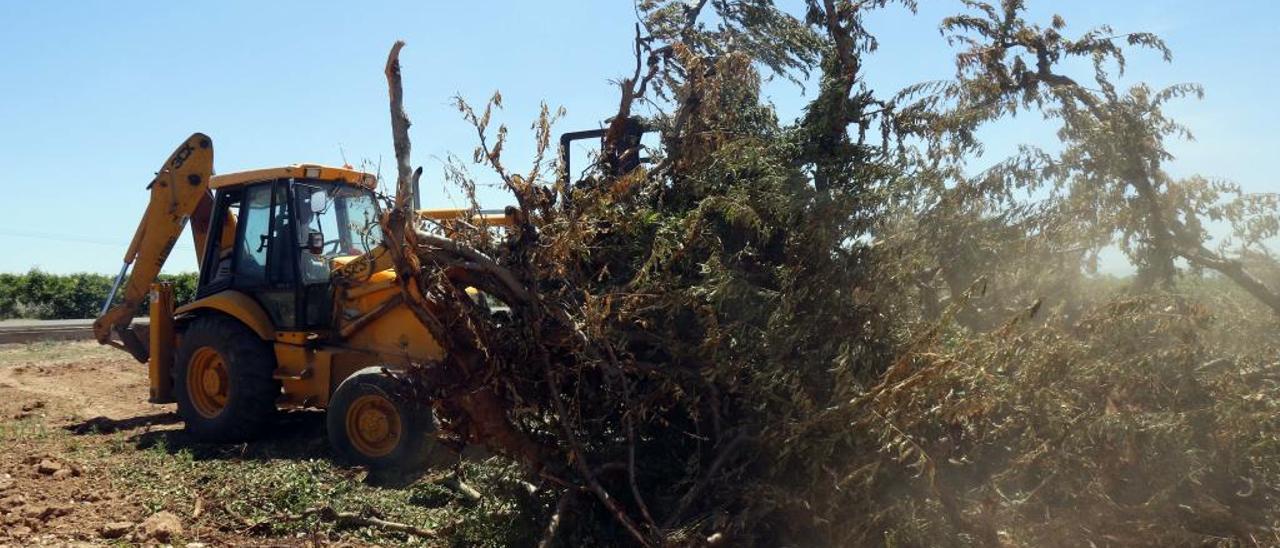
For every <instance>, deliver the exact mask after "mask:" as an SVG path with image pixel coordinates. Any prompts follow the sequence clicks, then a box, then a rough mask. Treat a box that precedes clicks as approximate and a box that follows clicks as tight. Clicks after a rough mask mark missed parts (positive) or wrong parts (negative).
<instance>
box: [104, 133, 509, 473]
mask: <svg viewBox="0 0 1280 548" xmlns="http://www.w3.org/2000/svg"><path fill="white" fill-rule="evenodd" d="M213 173H214V171H213V143H212V141H211V140H210V139H209V137H207V136H205V135H202V134H198V133H197V134H195V135H192V136H191V137H190V138H189V139H187V140H186V142H184V143H183V144H182V145H181V146H179V147H178V149H177V150H176V151H174V153H173V155H172V156H170V157H169V159H168V160H166V161H165V163H164V165H163V166H161V169H160V170H159V171H158V172H157V174H156V177H155V179H154V180H153V181H152V182H151V184H150V185H149V186H148V189H149V190H150V192H151V201H150V203H149V205H148V206H147V209H146V213H145V214H144V215H143V217H142V220H141V222H140V223H139V224H138V229H137V231H136V232H135V234H134V237H133V241H132V243H131V244H130V246H129V249H128V251H127V252H126V254H125V257H124V265H123V266H122V267H121V270H120V274H119V276H117V278H116V282H115V286H114V287H113V288H112V290H111V296H110V297H108V299H107V301H106V303H104V305H103V311H102V315H101V316H100V317H99V318H98V319H97V321H96V322H95V323H94V333H95V336H96V337H97V339H98V341H99V342H101V343H103V344H110V345H113V346H117V347H120V348H122V349H124V350H126V351H128V352H129V353H130V354H132V355H133V356H134V357H135V358H136V359H138V360H139V361H140V362H143V363H146V364H148V368H149V377H150V385H151V386H150V391H151V401H152V402H155V403H171V402H176V403H177V404H178V412H179V414H180V415H181V416H182V418H183V420H184V421H185V422H186V426H187V429H188V430H189V431H190V432H191V433H192V434H193V435H195V436H196V437H198V438H200V439H203V440H210V441H237V440H244V439H248V438H252V437H254V436H257V435H259V434H262V433H263V430H264V429H265V428H267V426H268V425H269V424H270V421H271V418H272V416H273V414H274V413H275V412H276V410H277V409H278V408H281V407H317V408H324V409H327V419H326V423H327V428H328V434H329V440H330V442H331V443H332V445H333V447H334V449H335V451H336V452H337V453H338V455H339V456H341V457H343V458H345V459H346V460H348V461H350V462H353V463H356V464H362V465H367V466H370V467H374V468H402V467H410V466H417V465H421V464H423V463H425V462H426V461H427V460H428V459H430V458H431V455H432V453H433V451H440V450H441V449H440V448H439V446H438V444H437V443H436V442H435V440H434V436H433V431H434V428H435V422H434V419H433V416H432V413H431V410H430V409H429V407H428V406H427V405H425V404H423V403H422V402H420V401H413V400H412V399H411V398H405V397H400V396H399V395H398V393H399V391H398V390H397V382H396V380H395V379H394V378H393V376H390V375H388V374H385V373H384V370H385V371H390V372H391V373H394V372H395V371H397V370H399V369H402V368H404V367H406V366H407V365H408V364H410V363H423V362H428V361H432V360H437V359H439V358H440V357H441V353H442V351H441V348H440V345H439V344H438V343H437V341H436V340H435V339H434V338H433V337H432V336H431V333H429V332H428V330H427V329H426V328H425V327H424V326H423V324H422V323H421V322H420V321H419V319H418V318H416V317H415V316H414V314H413V312H412V311H411V310H410V309H409V308H408V307H407V306H406V305H405V304H404V296H403V295H402V288H401V287H400V285H399V284H398V283H397V281H396V272H395V270H394V268H392V266H391V264H390V259H389V258H387V257H386V255H387V254H386V253H380V252H379V250H380V249H382V247H381V245H382V237H381V234H380V228H379V224H378V219H379V214H380V213H379V206H378V202H377V199H376V197H375V194H374V190H375V183H376V179H375V177H374V176H372V175H370V174H367V173H362V172H359V171H356V170H352V169H350V168H338V167H330V166H323V165H313V164H297V165H290V166H286V167H279V168H271V169H260V170H254V171H245V172H239V173H229V174H223V175H214V174H213ZM418 213H419V215H420V216H421V217H423V218H430V219H437V220H441V221H443V222H447V221H448V220H449V219H453V218H459V217H461V216H463V215H464V212H463V211H461V210H434V211H432V210H426V211H419V212H418ZM484 217H486V219H485V220H486V222H488V223H490V224H491V225H493V226H502V225H505V224H507V217H506V216H504V215H501V214H491V215H485V216H484ZM187 225H190V227H191V233H192V236H193V239H194V240H195V247H196V254H197V258H198V264H199V271H200V272H199V275H200V278H199V284H198V287H197V290H196V295H195V299H194V300H193V301H192V302H190V303H187V304H184V305H183V306H181V307H178V308H177V309H174V300H173V292H172V288H171V287H170V286H168V285H167V284H163V283H154V282H155V280H156V276H157V274H159V273H160V270H161V268H162V266H163V265H164V263H165V260H166V259H167V258H168V256H169V253H170V252H171V251H172V249H173V246H174V244H175V243H176V242H177V240H178V237H179V236H180V234H181V233H182V231H183V230H184V229H185V227H186V226H187ZM130 266H132V273H130V272H129V269H130ZM126 280H127V281H126ZM121 292H122V295H121V299H120V302H119V303H118V304H116V305H115V306H111V304H112V302H113V301H114V300H115V297H116V295H117V293H121ZM148 295H150V326H149V327H143V326H133V325H130V324H131V322H132V318H133V316H134V315H135V314H136V313H137V312H138V311H139V310H140V307H141V305H142V303H143V301H144V299H146V297H147V296H148Z"/></svg>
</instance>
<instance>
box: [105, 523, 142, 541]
mask: <svg viewBox="0 0 1280 548" xmlns="http://www.w3.org/2000/svg"><path fill="white" fill-rule="evenodd" d="M133 527H134V524H133V522H129V521H113V522H111V523H106V524H103V525H102V527H99V528H98V534H99V535H101V536H102V538H105V539H115V538H120V537H123V536H125V535H127V534H129V531H132V530H133Z"/></svg>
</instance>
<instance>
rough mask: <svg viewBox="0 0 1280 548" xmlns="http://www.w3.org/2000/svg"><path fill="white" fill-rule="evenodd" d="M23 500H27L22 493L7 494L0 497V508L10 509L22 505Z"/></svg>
mask: <svg viewBox="0 0 1280 548" xmlns="http://www.w3.org/2000/svg"><path fill="white" fill-rule="evenodd" d="M25 502H27V497H24V496H22V495H9V496H7V497H5V498H2V499H0V510H12V509H14V508H17V507H19V506H22V505H23V503H25Z"/></svg>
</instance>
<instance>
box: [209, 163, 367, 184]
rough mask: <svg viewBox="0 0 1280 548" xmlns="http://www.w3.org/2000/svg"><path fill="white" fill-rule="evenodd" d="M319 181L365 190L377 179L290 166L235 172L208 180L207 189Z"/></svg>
mask: <svg viewBox="0 0 1280 548" xmlns="http://www.w3.org/2000/svg"><path fill="white" fill-rule="evenodd" d="M291 178H305V179H319V180H321V181H341V182H345V183H348V184H352V185H357V186H362V187H365V188H370V189H372V188H375V187H376V186H377V184H378V178H377V177H375V176H373V175H372V174H370V173H365V172H363V171H356V170H354V169H350V168H346V167H333V166H325V165H320V164H292V165H288V166H284V167H269V168H264V169H253V170H249V171H237V172H235V173H226V174H223V175H214V176H213V177H210V178H209V188H214V189H218V188H229V187H234V186H240V185H246V184H249V183H257V182H260V181H272V180H276V179H291Z"/></svg>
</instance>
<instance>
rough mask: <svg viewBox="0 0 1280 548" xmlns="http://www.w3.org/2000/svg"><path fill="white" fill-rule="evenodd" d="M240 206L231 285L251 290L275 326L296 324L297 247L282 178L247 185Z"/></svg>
mask: <svg viewBox="0 0 1280 548" xmlns="http://www.w3.org/2000/svg"><path fill="white" fill-rule="evenodd" d="M242 201H243V203H242V204H241V208H240V215H239V223H238V224H239V226H238V227H237V228H238V231H237V232H238V235H237V241H236V252H235V259H234V263H233V268H232V281H231V287H232V288H233V289H237V290H240V291H242V292H244V293H247V294H249V295H250V296H252V297H253V298H254V299H255V300H257V301H258V304H260V305H262V308H263V309H264V310H265V311H266V312H267V314H268V315H270V316H271V320H272V322H273V323H275V325H276V327H277V328H278V329H289V328H295V327H297V326H298V301H299V295H298V279H297V268H296V265H297V262H298V247H297V246H296V245H294V244H293V242H294V241H295V238H294V236H293V224H292V222H291V220H290V219H291V215H290V213H291V212H290V209H289V187H288V184H287V183H286V182H285V181H273V182H266V183H258V184H254V185H249V186H247V187H245V189H244V196H243V200H242Z"/></svg>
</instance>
